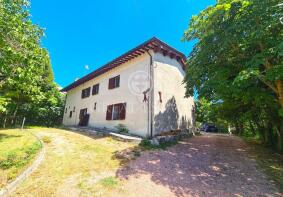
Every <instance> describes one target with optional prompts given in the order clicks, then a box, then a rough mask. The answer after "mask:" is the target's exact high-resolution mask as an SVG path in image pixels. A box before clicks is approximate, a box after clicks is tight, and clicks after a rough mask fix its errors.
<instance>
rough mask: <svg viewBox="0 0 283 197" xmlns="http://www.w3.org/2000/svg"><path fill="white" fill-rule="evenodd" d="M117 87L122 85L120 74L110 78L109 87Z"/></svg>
mask: <svg viewBox="0 0 283 197" xmlns="http://www.w3.org/2000/svg"><path fill="white" fill-rule="evenodd" d="M117 87H120V75H118V76H116V77H113V78H110V79H109V84H108V89H114V88H117Z"/></svg>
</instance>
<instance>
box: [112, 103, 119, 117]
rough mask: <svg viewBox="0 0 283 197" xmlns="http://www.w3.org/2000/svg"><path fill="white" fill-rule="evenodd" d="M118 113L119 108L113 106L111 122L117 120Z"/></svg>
mask: <svg viewBox="0 0 283 197" xmlns="http://www.w3.org/2000/svg"><path fill="white" fill-rule="evenodd" d="M119 111H120V106H119V105H114V106H113V111H112V120H119Z"/></svg>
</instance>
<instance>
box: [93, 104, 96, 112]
mask: <svg viewBox="0 0 283 197" xmlns="http://www.w3.org/2000/svg"><path fill="white" fill-rule="evenodd" d="M93 109H94V110H96V102H95V103H94V107H93Z"/></svg>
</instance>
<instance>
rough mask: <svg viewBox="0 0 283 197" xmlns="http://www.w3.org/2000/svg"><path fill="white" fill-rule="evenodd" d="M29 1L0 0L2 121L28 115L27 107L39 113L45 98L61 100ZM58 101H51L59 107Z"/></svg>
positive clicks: (46, 99) (0, 103) (41, 33)
mask: <svg viewBox="0 0 283 197" xmlns="http://www.w3.org/2000/svg"><path fill="white" fill-rule="evenodd" d="M29 3H30V2H29V1H28V0H0V119H1V120H2V121H3V122H4V124H5V123H6V120H7V119H10V120H11V122H12V123H13V121H14V119H15V117H16V116H26V115H28V114H27V113H26V112H27V111H26V110H29V112H31V111H30V110H31V109H34V111H33V112H34V115H39V114H38V113H39V111H40V110H38V108H44V105H43V103H45V102H46V101H48V99H51V98H53V100H54V99H55V100H57V101H58V100H61V98H60V97H61V95H60V93H59V91H58V88H57V87H56V85H55V84H54V82H53V72H52V68H51V64H50V60H49V55H48V52H47V50H46V49H44V48H42V47H41V45H40V39H41V37H42V36H43V30H42V29H41V28H40V27H38V26H37V25H34V24H33V23H32V21H31V19H30V14H29ZM52 93H53V94H52ZM51 94H52V95H51ZM57 101H56V102H53V103H54V104H55V105H57V104H58V106H57V107H59V103H61V101H58V102H57ZM46 103H48V102H46ZM39 106H40V107H39ZM37 112H38V113H37ZM56 117H57V116H56ZM34 118H36V117H34ZM34 118H33V119H34ZM42 122H44V120H42Z"/></svg>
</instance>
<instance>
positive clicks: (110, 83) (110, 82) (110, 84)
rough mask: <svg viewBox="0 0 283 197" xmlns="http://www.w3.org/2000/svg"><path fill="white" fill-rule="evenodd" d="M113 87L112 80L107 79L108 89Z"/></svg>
mask: <svg viewBox="0 0 283 197" xmlns="http://www.w3.org/2000/svg"><path fill="white" fill-rule="evenodd" d="M113 87H114V78H111V79H109V83H108V89H113Z"/></svg>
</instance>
